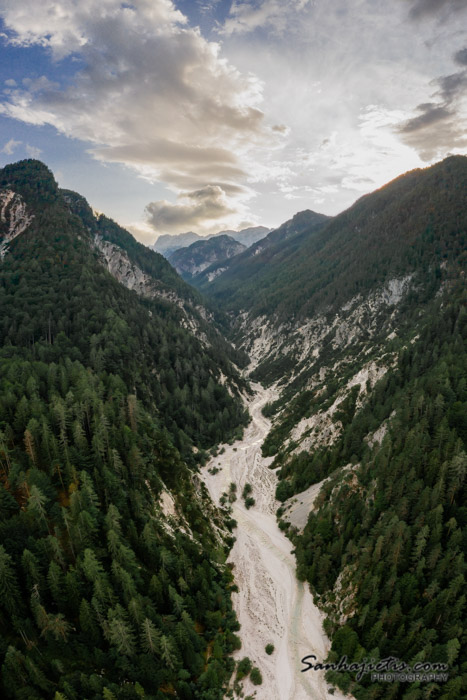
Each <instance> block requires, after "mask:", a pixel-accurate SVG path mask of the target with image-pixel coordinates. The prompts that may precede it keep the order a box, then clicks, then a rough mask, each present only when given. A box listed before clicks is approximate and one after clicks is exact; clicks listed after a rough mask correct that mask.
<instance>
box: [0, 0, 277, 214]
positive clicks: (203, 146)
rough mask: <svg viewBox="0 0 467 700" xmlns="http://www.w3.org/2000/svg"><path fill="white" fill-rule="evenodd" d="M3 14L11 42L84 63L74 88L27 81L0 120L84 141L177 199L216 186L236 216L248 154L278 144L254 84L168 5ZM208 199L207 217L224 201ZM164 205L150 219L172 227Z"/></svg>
mask: <svg viewBox="0 0 467 700" xmlns="http://www.w3.org/2000/svg"><path fill="white" fill-rule="evenodd" d="M0 15H1V16H2V17H3V20H4V23H5V26H6V28H7V30H8V31H9V41H10V43H13V44H15V45H17V46H22V47H27V46H30V45H33V44H36V45H39V46H43V47H45V48H46V49H47V50H49V51H50V52H51V53H52V55H53V56H54V58H55V60H58V61H59V60H61V59H62V58H64V57H66V56H68V57H70V56H73V57H74V58H78V59H79V62H77V65H78V66H79V69H78V71H77V73H76V75H75V77H74V79H73V80H72V84H71V85H68V86H64V87H60V86H59V85H58V84H56V83H52V82H50V81H49V80H48V79H47V78H45V77H41V78H38V79H35V80H34V81H32V80H29V79H27V80H26V81H23V85H22V86H21V87H17V88H16V89H12V90H11V91H10V92H9V94H8V96H7V97H6V98H5V101H4V102H3V103H2V104H0V113H3V114H5V115H7V116H10V117H13V118H15V119H20V120H22V121H25V122H28V123H30V124H37V125H41V124H51V125H53V126H54V127H56V128H57V129H58V130H59V131H60V132H61V133H63V134H65V135H67V136H69V137H71V138H78V139H82V140H84V141H87V142H88V143H89V144H90V152H91V153H92V154H93V155H94V156H95V157H96V158H97V159H99V160H102V161H105V162H119V163H123V164H125V165H126V166H130V167H132V168H133V169H135V170H136V171H137V172H138V173H139V174H140V175H142V176H144V177H146V178H148V179H150V180H152V181H161V182H164V183H165V184H166V185H168V186H169V187H170V188H171V189H172V190H173V191H174V192H175V193H176V194H178V195H180V197H181V201H182V202H184V201H185V200H186V199H188V200H189V199H190V197H191V193H192V192H195V191H202V190H203V188H205V187H208V186H210V185H212V186H214V187H220V188H221V190H222V192H223V197H225V198H227V199H229V198H231V201H230V203H229V204H228V205H227V204H224V210H225V211H229V212H234V209H235V207H234V204H235V201H236V196H237V194H238V193H237V191H236V188H241V187H243V182H244V181H245V179H246V176H247V173H249V172H250V169H251V168H253V167H254V161H255V158H254V151H255V149H262V148H264V147H265V146H266V145H270V144H272V143H273V141H274V139H276V140H277V139H279V138H280V137H281V136H280V134H278V133H276V132H273V131H272V130H271V129H269V128H268V127H266V125H265V117H264V114H263V112H262V111H261V109H260V104H261V100H262V85H261V84H260V82H259V81H258V80H257V79H256V78H255V77H254V76H253V75H251V74H248V73H246V74H245V73H244V74H242V73H240V72H239V71H238V70H236V69H235V67H234V66H232V65H231V64H230V63H229V62H228V61H227V60H226V59H225V58H223V57H222V55H221V48H220V45H219V44H217V43H214V42H209V41H207V40H206V39H204V38H203V37H202V36H201V34H200V32H199V31H198V30H197V29H192V28H189V27H187V26H186V19H185V17H184V16H183V15H182V14H181V13H180V12H179V11H178V10H177V9H176V8H175V6H174V4H173V3H172V2H171V1H170V0H135V2H134V4H122V3H121V2H119V1H118V0H99V2H96V1H95V0H81V2H79V3H76V2H75V1H74V0H44V1H43V2H41V3H37V2H36V0H25V1H24V2H22V3H19V4H18V3H17V2H16V0H4V2H3V3H2V9H1V10H0ZM209 201H210V203H211V206H207V205H205V206H204V210H205V211H206V212H208V213H210V214H214V213H215V211H216V209H215V207H214V206H213V205H214V204H216V203H217V205H218V204H219V201H220V200H219V198H217V199H216V198H214V199H213V198H212V195H211V198H210V199H209ZM153 204H154V203H153ZM187 206H188V205H187V204H186V203H182V204H180V203H179V202H177V203H176V204H175V205H173V207H174V209H173V211H174V213H175V212H181V211H182V210H183V211H186V208H187ZM190 206H192V205H190ZM194 208H195V210H196V211H198V212H201V211H202V210H203V207H201V206H200V205H199V204H198V205H197V206H195V207H194ZM156 209H157V207H156ZM156 209H154V211H156ZM160 210H161V212H163V213H164V214H161V215H160V216H159V217H155V218H154V217H153V219H152V220H154V221H156V219H157V220H161V221H165V220H167V221H169V220H170V216H169V214H168V212H169V210H170V211H172V209H171V207H170V206H169V207H167V203H166V202H161V207H160ZM196 211H195V213H196ZM238 214H239V216H240V215H241V216H244V211H243V210H242V211H240V209H239V210H238ZM198 219H199V220H200V217H199V216H198Z"/></svg>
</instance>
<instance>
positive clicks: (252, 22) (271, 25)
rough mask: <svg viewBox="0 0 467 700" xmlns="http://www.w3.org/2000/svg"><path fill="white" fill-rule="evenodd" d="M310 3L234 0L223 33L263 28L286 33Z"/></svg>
mask: <svg viewBox="0 0 467 700" xmlns="http://www.w3.org/2000/svg"><path fill="white" fill-rule="evenodd" d="M309 4H310V0H289V2H283V0H259V1H258V0H257V1H255V0H252V1H250V2H239V1H238V0H234V1H233V3H232V6H231V8H230V13H229V16H228V17H227V19H226V21H225V23H224V26H223V27H222V29H221V33H222V34H227V35H229V34H246V33H248V32H253V31H254V30H255V29H258V28H262V29H268V30H269V31H271V32H273V33H276V34H284V32H285V30H286V29H288V28H290V25H291V24H292V23H293V21H294V19H297V15H298V13H300V12H301V11H302V10H303V9H304V8H305V7H306V6H307V5H309Z"/></svg>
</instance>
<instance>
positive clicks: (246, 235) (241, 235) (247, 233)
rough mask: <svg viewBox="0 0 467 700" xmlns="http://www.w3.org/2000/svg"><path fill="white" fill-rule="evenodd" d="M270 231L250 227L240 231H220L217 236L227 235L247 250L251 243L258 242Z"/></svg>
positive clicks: (259, 227) (262, 227)
mask: <svg viewBox="0 0 467 700" xmlns="http://www.w3.org/2000/svg"><path fill="white" fill-rule="evenodd" d="M270 230H271V229H269V228H266V226H251V227H250V228H243V229H242V230H241V231H221V232H220V234H218V235H222V234H223V233H227V234H228V235H229V236H232V238H234V239H235V240H236V241H238V242H239V243H242V244H243V245H244V246H246V247H247V248H249V247H250V246H251V245H253V243H256V241H260V240H261V239H262V238H264V237H265V236H267V234H268V233H269V231H270Z"/></svg>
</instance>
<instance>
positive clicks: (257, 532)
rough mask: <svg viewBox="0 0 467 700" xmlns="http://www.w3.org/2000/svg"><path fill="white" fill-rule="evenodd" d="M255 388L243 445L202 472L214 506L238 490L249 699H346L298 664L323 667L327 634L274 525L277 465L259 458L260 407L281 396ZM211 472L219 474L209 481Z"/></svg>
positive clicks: (238, 570) (263, 428) (236, 557)
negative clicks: (255, 676)
mask: <svg viewBox="0 0 467 700" xmlns="http://www.w3.org/2000/svg"><path fill="white" fill-rule="evenodd" d="M254 389H255V391H256V394H255V396H254V397H253V398H252V399H251V400H250V401H249V406H248V407H249V410H250V414H251V416H252V422H251V423H250V425H249V426H248V428H247V429H246V431H245V434H244V437H243V439H242V440H240V441H238V442H236V443H235V444H234V445H232V446H229V445H226V446H225V453H224V454H222V455H219V456H217V457H214V458H212V459H211V461H210V462H209V464H208V465H207V466H206V467H205V468H204V469H203V478H204V480H205V483H206V485H207V487H208V489H209V492H210V494H211V497H212V499H213V500H214V502H216V503H218V502H219V498H220V496H221V495H222V493H223V492H227V491H228V490H229V485H230V483H231V482H234V483H236V484H237V500H236V501H235V502H234V504H233V513H232V517H233V518H235V520H236V521H237V522H238V527H237V529H236V530H234V535H235V536H236V538H237V540H236V542H235V545H234V547H233V548H232V551H231V553H230V556H229V562H232V564H234V569H233V571H234V575H235V582H236V584H237V585H238V588H239V592H238V593H234V594H233V603H234V607H235V610H236V613H237V616H238V620H239V622H240V624H241V630H240V633H239V635H240V638H241V640H242V648H241V649H240V651H238V652H236V653H235V657H236V658H237V659H241V658H243V657H244V656H248V657H249V658H250V659H251V661H252V662H253V664H254V665H255V666H257V667H258V668H259V669H260V671H261V673H262V676H263V683H262V685H260V686H254V685H253V684H252V683H251V681H250V680H249V679H247V680H246V681H245V682H244V691H245V695H249V694H253V693H255V692H256V694H255V698H256V699H257V700H310V699H312V700H315V699H316V700H322V699H324V698H334V700H342V699H343V698H344V697H345V696H344V695H342V693H340V692H339V691H338V690H337V689H336V690H335V693H334V694H333V695H331V694H330V693H328V691H327V688H328V683H327V682H326V681H325V678H324V672H321V671H314V670H309V671H307V672H306V673H301V668H303V665H302V664H301V661H300V660H301V659H302V658H303V657H304V656H306V655H307V654H315V656H316V657H317V660H318V661H320V662H322V661H324V659H325V658H326V656H327V652H328V650H329V646H330V644H329V640H328V638H327V637H326V635H325V633H324V631H323V628H322V621H323V615H322V614H321V612H320V611H319V610H318V608H317V607H316V606H315V604H314V603H313V598H312V595H311V594H310V592H309V588H308V585H307V584H306V583H305V584H303V583H301V582H300V581H298V580H297V579H296V576H295V558H294V556H293V555H292V554H291V550H292V545H291V543H290V541H289V540H288V539H287V537H286V536H285V535H284V534H283V533H282V532H281V531H280V530H279V528H278V526H277V522H276V517H275V512H276V510H277V508H278V507H279V505H280V503H279V502H278V501H276V499H275V497H274V494H275V489H276V484H277V477H276V475H275V473H274V472H273V471H271V470H270V469H269V468H268V465H269V464H270V463H271V461H272V459H271V458H266V459H264V458H263V457H262V456H261V445H262V443H263V440H264V438H265V437H266V435H267V433H268V431H269V428H270V421H269V420H268V419H266V418H264V416H263V415H262V413H261V408H262V407H263V406H264V404H265V403H267V402H268V401H271V400H273V399H274V398H275V397H276V393H275V391H274V389H271V388H269V389H263V388H262V387H261V386H259V385H254ZM212 467H217V468H218V469H220V471H219V472H218V473H217V474H215V475H212V474H209V473H208V469H210V468H212ZM247 482H248V483H250V484H251V485H252V487H253V492H252V494H251V495H252V496H253V498H255V500H256V504H255V505H254V506H253V507H252V508H250V509H249V510H247V509H246V508H245V506H244V502H243V499H242V497H241V493H242V490H243V487H244V485H245V483H247ZM268 643H272V644H274V647H275V651H274V652H273V654H272V655H271V656H268V655H267V654H266V652H265V646H266V644H268Z"/></svg>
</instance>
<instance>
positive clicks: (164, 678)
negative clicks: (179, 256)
mask: <svg viewBox="0 0 467 700" xmlns="http://www.w3.org/2000/svg"><path fill="white" fill-rule="evenodd" d="M0 240H1V244H0V245H1V259H0V338H1V342H0V397H1V398H0V486H1V488H0V542H1V544H0V582H1V588H2V596H1V600H0V665H1V676H0V677H1V680H0V693H1V695H2V697H5V698H18V699H19V698H46V697H47V698H49V697H54V698H55V699H56V700H57V699H59V698H65V697H66V698H72V697H74V698H93V699H94V698H96V699H97V698H102V697H106V698H134V699H136V698H139V697H141V696H142V695H143V696H144V695H145V696H146V697H168V696H173V695H174V694H176V695H177V696H179V697H187V698H188V697H194V694H195V695H198V696H200V697H213V698H219V699H220V698H221V697H222V696H223V694H224V692H223V690H222V688H223V687H224V686H225V683H226V682H227V680H228V678H229V677H230V674H231V672H232V668H233V661H231V659H230V656H229V655H230V653H231V652H232V651H233V649H234V648H236V647H237V646H238V643H239V640H238V639H237V638H236V637H235V635H234V631H235V630H237V629H238V623H237V622H236V619H235V614H234V612H233V610H232V604H231V599H230V590H229V588H230V586H231V582H232V574H231V572H230V570H229V569H228V568H226V567H225V565H224V562H225V557H226V554H227V552H228V549H229V546H230V544H231V535H230V532H229V530H228V527H232V525H231V524H230V523H229V521H228V519H226V518H225V517H224V516H223V515H222V513H221V512H220V511H219V510H217V509H215V508H214V507H213V505H212V503H211V502H210V501H209V499H208V498H207V496H206V491H205V489H204V488H203V487H202V486H201V483H200V480H199V477H198V476H197V474H196V470H197V465H198V464H199V463H200V462H202V461H203V459H204V457H205V454H206V449H208V448H210V447H212V446H213V445H214V444H216V443H218V442H219V441H222V440H232V439H233V438H234V437H235V435H238V434H240V433H241V431H242V426H243V425H244V424H245V423H246V420H247V417H246V415H245V411H244V409H243V404H242V402H241V399H240V395H241V392H243V391H245V390H246V389H247V387H246V384H245V382H244V380H242V379H241V378H240V376H239V373H238V371H237V369H236V368H235V366H234V365H233V363H232V360H231V358H234V357H235V356H236V357H237V358H239V357H240V356H239V355H238V353H235V351H233V350H232V349H229V346H228V344H227V343H226V341H225V340H224V339H223V338H222V337H221V335H220V333H219V331H218V329H217V327H216V321H215V317H214V314H213V313H212V312H211V311H210V309H209V308H207V307H206V306H204V305H203V299H202V297H201V296H200V295H199V294H198V293H197V292H196V291H195V290H193V289H191V288H190V287H189V286H188V285H186V283H185V282H183V280H181V279H180V278H179V277H178V275H177V274H176V273H175V271H174V270H173V268H171V266H170V265H169V263H168V262H167V261H166V260H165V259H164V258H163V257H162V256H160V255H158V254H156V253H154V252H152V251H150V250H149V249H147V248H145V247H144V246H141V245H140V244H139V243H137V242H136V241H135V240H134V239H133V237H132V236H131V235H130V234H129V233H127V232H126V231H124V230H123V229H121V228H120V227H119V226H117V225H116V224H115V223H114V222H112V221H111V220H110V219H107V218H106V217H103V216H100V217H95V216H94V215H93V213H92V211H91V209H90V208H89V206H88V205H87V203H86V201H85V200H84V199H83V198H82V197H80V196H79V195H77V194H75V193H71V192H69V191H61V190H59V189H58V187H57V185H56V182H55V180H54V178H53V175H52V173H51V172H50V171H49V170H48V169H47V168H46V166H45V165H43V164H42V163H40V162H38V161H35V160H27V161H21V162H19V163H16V164H13V165H9V166H6V167H5V168H3V169H2V170H1V171H0ZM232 353H233V354H232ZM212 650H214V651H212ZM211 653H213V658H212V661H210V662H209V664H207V661H206V659H207V658H209V656H210V655H211Z"/></svg>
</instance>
